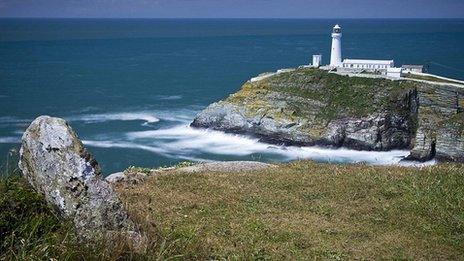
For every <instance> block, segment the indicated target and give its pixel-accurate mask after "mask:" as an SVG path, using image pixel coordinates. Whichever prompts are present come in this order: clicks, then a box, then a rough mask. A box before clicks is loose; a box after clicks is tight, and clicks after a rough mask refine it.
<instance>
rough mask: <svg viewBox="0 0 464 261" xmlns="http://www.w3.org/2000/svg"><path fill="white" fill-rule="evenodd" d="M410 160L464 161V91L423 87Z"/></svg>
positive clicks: (463, 89)
mask: <svg viewBox="0 0 464 261" xmlns="http://www.w3.org/2000/svg"><path fill="white" fill-rule="evenodd" d="M418 98H419V110H418V117H417V121H418V128H417V131H416V133H415V136H414V143H413V145H414V146H413V148H412V150H411V155H410V156H409V157H408V158H409V159H414V160H420V161H426V160H429V159H432V158H434V157H435V158H437V159H438V160H439V161H458V162H464V114H463V108H464V88H459V87H455V86H447V85H437V86H433V85H422V86H421V88H420V90H419V92H418Z"/></svg>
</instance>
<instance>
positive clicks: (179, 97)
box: [155, 95, 182, 101]
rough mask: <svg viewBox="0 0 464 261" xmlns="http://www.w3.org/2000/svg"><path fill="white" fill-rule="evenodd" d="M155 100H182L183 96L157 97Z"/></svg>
mask: <svg viewBox="0 0 464 261" xmlns="http://www.w3.org/2000/svg"><path fill="white" fill-rule="evenodd" d="M155 99H157V100H162V101H172V100H180V99H182V95H156V96H155Z"/></svg>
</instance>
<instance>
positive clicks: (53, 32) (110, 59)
mask: <svg viewBox="0 0 464 261" xmlns="http://www.w3.org/2000/svg"><path fill="white" fill-rule="evenodd" d="M337 22H338V23H340V24H341V26H342V28H343V38H342V41H343V42H342V48H343V56H344V57H350V58H373V59H394V60H395V62H396V63H397V64H403V63H407V64H416V63H417V64H427V65H428V66H429V71H430V72H432V73H436V74H440V75H444V76H449V77H454V78H459V79H464V52H463V51H462V46H463V45H462V42H464V20H353V19H350V20H336V21H335V20H227V19H223V20H143V19H141V20H138V19H135V20H124V19H121V20H111V19H109V20H98V19H85V20H79V19H66V20H63V19H50V20H49V19H0V106H1V107H0V108H1V110H0V155H6V154H7V151H8V150H9V149H10V148H12V147H17V146H18V142H19V139H20V136H21V134H22V132H23V131H24V130H25V128H26V127H27V125H28V123H29V122H30V121H31V120H32V119H34V118H35V117H37V116H39V115H42V114H47V115H53V116H58V117H63V118H65V119H67V120H69V121H70V122H71V125H72V127H73V128H74V129H75V130H76V131H77V132H78V135H79V137H80V138H81V139H82V140H84V143H85V144H86V145H87V146H88V148H89V149H90V151H91V152H92V153H93V154H95V155H96V157H97V159H98V161H99V162H100V164H101V165H102V166H103V170H104V172H105V173H110V172H114V171H118V170H121V169H124V168H126V167H127V166H129V165H137V166H146V167H156V166H162V165H170V164H175V163H177V162H179V161H183V160H237V159H254V160H262V161H283V160H291V159H296V158H312V159H316V160H320V161H335V162H357V161H368V162H372V163H391V162H396V161H397V160H398V159H399V158H400V157H401V156H403V155H404V154H405V153H406V154H407V152H404V151H399V152H388V153H365V152H352V151H348V150H336V151H331V150H324V149H319V148H293V147H292V148H283V147H279V146H272V145H268V144H263V143H260V142H258V141H256V140H255V139H252V138H247V137H243V136H236V135H226V134H223V133H219V132H209V131H202V130H195V129H191V128H189V127H188V123H189V122H190V121H191V120H192V119H193V117H194V116H195V114H196V113H198V112H199V111H200V110H201V109H202V108H204V107H205V106H207V105H208V104H210V103H212V102H214V101H217V100H219V99H222V98H224V97H226V96H227V95H228V94H230V93H233V92H235V91H236V90H237V89H238V88H239V87H240V86H241V85H242V84H243V83H244V82H245V81H246V80H247V79H249V78H251V77H253V76H255V75H257V74H259V73H262V72H266V71H273V70H277V69H279V68H286V67H295V66H298V65H302V64H307V63H309V61H310V58H311V55H312V54H314V53H322V54H323V60H324V62H328V58H329V49H330V42H331V39H330V32H331V28H332V26H333V24H335V23H337ZM5 157H6V156H5ZM5 157H2V159H4V158H5ZM1 162H2V163H4V162H5V160H2V161H1Z"/></svg>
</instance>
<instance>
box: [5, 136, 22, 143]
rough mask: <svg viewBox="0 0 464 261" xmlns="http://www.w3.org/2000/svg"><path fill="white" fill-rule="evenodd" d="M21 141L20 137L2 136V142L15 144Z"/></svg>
mask: <svg viewBox="0 0 464 261" xmlns="http://www.w3.org/2000/svg"><path fill="white" fill-rule="evenodd" d="M19 142H21V138H20V137H0V143H7V144H14V143H19Z"/></svg>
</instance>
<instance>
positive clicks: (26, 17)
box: [0, 16, 464, 20]
mask: <svg viewBox="0 0 464 261" xmlns="http://www.w3.org/2000/svg"><path fill="white" fill-rule="evenodd" d="M0 19H108V20H110V19H128V20H129V19H134V20H135V19H147V20H148V19H153V20H155V19H156V20H170V19H191V20H214V19H216V20H219V19H230V20H247V19H248V20H266V19H267V20H324V19H334V20H336V19H345V20H355V19H360V20H383V19H391V20H398V19H408V20H421V19H422V20H424V19H430V20H433V19H449V20H464V17H54V16H0Z"/></svg>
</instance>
